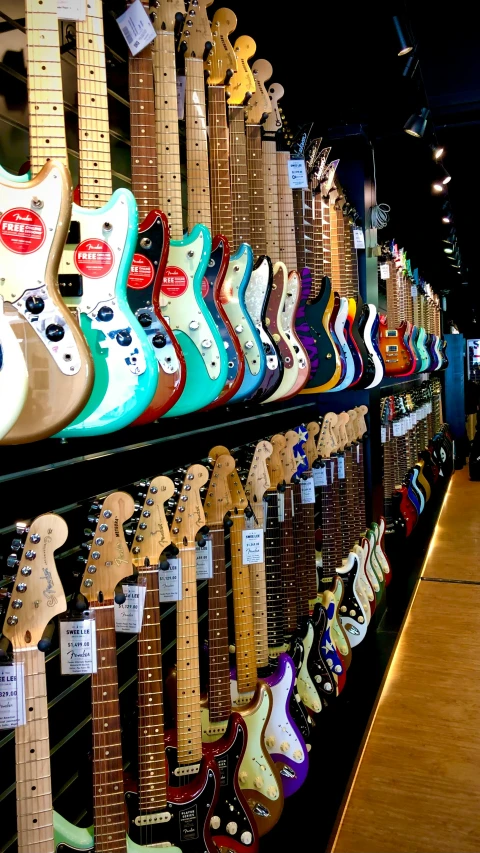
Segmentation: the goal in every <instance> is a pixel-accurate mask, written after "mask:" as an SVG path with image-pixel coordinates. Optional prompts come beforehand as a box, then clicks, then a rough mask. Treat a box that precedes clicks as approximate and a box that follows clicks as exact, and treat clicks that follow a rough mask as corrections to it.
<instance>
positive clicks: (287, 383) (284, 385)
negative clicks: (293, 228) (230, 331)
mask: <svg viewBox="0 0 480 853" xmlns="http://www.w3.org/2000/svg"><path fill="white" fill-rule="evenodd" d="M280 266H281V267H282V268H283V285H282V286H283V298H282V299H281V300H280V303H279V306H278V311H277V318H276V319H277V329H278V334H279V335H280V336H281V337H282V339H283V340H284V341H285V343H286V345H287V347H288V349H289V358H290V362H291V364H292V367H289V368H288V370H284V372H283V378H282V381H281V383H280V385H279V387H278V388H277V390H276V391H275V392H274V393H273V394H272V395H271V396H270V397H268V398H267V399H266V400H265V401H262V405H264V403H265V404H266V403H273V402H274V400H281V399H282V397H287V396H288V395H289V394H290V392H291V391H292V390H293V387H294V386H295V385H296V383H297V380H298V371H299V366H298V360H297V354H296V352H295V350H294V349H293V346H292V344H291V342H290V341H289V339H288V336H287V334H286V332H285V331H284V329H283V319H282V317H283V309H284V306H285V300H286V298H287V289H288V273H287V268H286V266H285V264H284V263H282V262H281V261H278V262H277V263H276V264H275V266H274V268H273V277H274V279H275V275H276V273H277V272H278V268H279V267H280Z"/></svg>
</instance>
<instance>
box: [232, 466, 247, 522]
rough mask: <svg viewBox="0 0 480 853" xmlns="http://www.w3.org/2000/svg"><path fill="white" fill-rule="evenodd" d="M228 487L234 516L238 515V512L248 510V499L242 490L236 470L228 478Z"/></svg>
mask: <svg viewBox="0 0 480 853" xmlns="http://www.w3.org/2000/svg"><path fill="white" fill-rule="evenodd" d="M228 485H229V488H230V495H231V497H232V503H233V509H234V514H235V515H238V513H239V512H245V510H246V509H248V499H247V497H246V495H245V492H244V489H243V485H242V481H241V479H240V474H239V473H238V471H237V469H236V468H235V469H234V470H233V471H232V473H231V474H230V476H229V480H228Z"/></svg>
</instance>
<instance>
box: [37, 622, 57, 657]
mask: <svg viewBox="0 0 480 853" xmlns="http://www.w3.org/2000/svg"><path fill="white" fill-rule="evenodd" d="M54 631H55V623H54V622H49V623H48V625H47V627H46V628H45V630H44V632H43V635H42V639H41V640H40V642H39V644H38V648H39V650H40V651H41V652H48V651H49V650H50V646H51V645H52V639H53V632H54Z"/></svg>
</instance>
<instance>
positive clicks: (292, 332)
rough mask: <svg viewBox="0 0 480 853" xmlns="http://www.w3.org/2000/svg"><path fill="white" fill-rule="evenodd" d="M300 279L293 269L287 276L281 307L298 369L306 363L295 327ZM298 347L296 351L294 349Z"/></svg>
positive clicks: (303, 368) (283, 323)
mask: <svg viewBox="0 0 480 853" xmlns="http://www.w3.org/2000/svg"><path fill="white" fill-rule="evenodd" d="M300 286H301V281H300V276H299V275H298V273H297V272H295V271H293V272H291V273H290V275H289V276H288V288H287V295H286V298H285V305H284V308H283V315H282V325H283V331H284V332H285V334H286V336H287V338H288V340H289V341H290V343H291V345H292V347H293V349H294V350H295V352H296V357H297V362H298V366H299V368H300V370H306V369H307V366H308V363H307V357H306V352H305V350H304V349H303V344H302V343H301V342H300V341H299V339H298V337H297V334H296V329H295V309H296V307H297V302H298V296H299V291H300ZM295 347H297V348H298V351H297V350H296V349H295Z"/></svg>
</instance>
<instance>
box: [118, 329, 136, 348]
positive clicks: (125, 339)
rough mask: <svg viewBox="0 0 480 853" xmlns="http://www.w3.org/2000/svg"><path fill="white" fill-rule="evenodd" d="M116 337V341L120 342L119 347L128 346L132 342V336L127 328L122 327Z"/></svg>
mask: <svg viewBox="0 0 480 853" xmlns="http://www.w3.org/2000/svg"><path fill="white" fill-rule="evenodd" d="M116 337H117V343H118V344H120V346H121V347H129V346H130V344H131V343H132V336H131V334H130V332H129V331H128V330H127V329H123V330H122V331H121V332H119V333H118V335H117V336H116Z"/></svg>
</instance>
